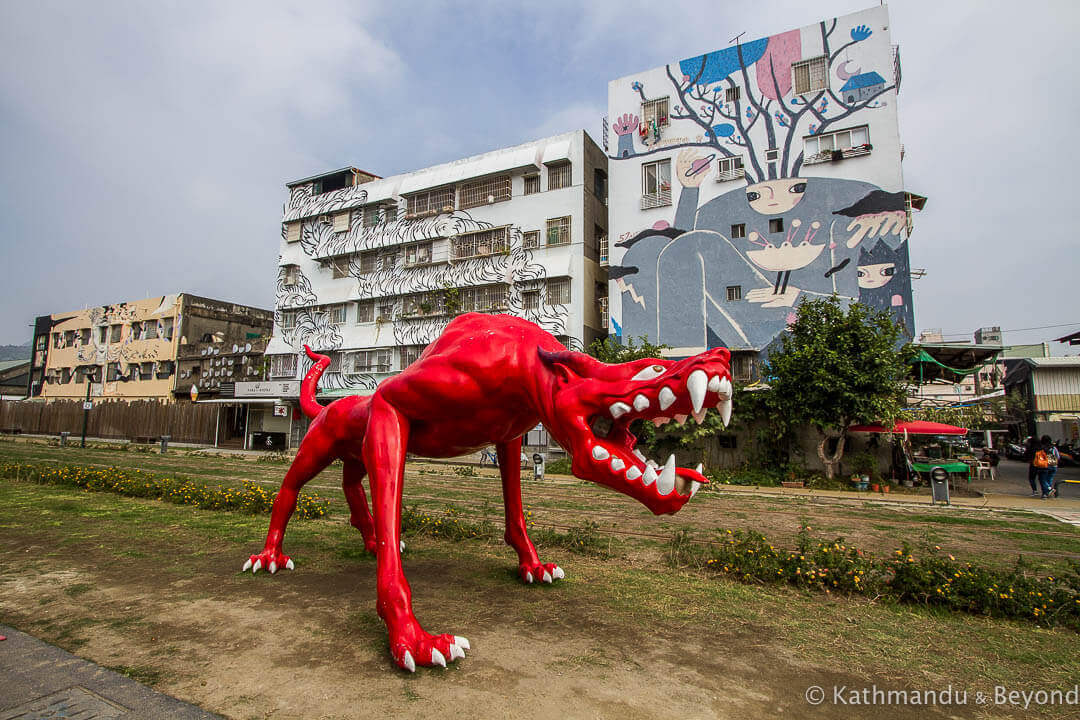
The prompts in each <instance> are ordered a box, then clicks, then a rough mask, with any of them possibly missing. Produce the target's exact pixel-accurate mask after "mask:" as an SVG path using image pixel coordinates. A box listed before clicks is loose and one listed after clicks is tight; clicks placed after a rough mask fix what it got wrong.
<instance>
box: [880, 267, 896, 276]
mask: <svg viewBox="0 0 1080 720" xmlns="http://www.w3.org/2000/svg"><path fill="white" fill-rule="evenodd" d="M895 274H896V266H895V265H890V266H888V267H883V268H881V277H892V276H893V275H895Z"/></svg>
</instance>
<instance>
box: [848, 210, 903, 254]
mask: <svg viewBox="0 0 1080 720" xmlns="http://www.w3.org/2000/svg"><path fill="white" fill-rule="evenodd" d="M905 227H907V213H906V212H904V211H903V210H888V211H886V212H879V213H871V214H868V215H860V216H858V217H857V218H855V219H854V220H852V221H851V222H850V223H848V226H847V229H848V231H854V232H852V233H851V237H849V238H848V241H847V246H848V247H849V248H853V247H855V246H856V245H858V244H859V243H860V242H862V241H863V239H864V238H873V237H875V236H878V235H880V236H881V237H885V236H886V235H888V234H889V232H890V231H891V232H892V234H893V235H899V234H900V231H901V230H903V229H904V228H905Z"/></svg>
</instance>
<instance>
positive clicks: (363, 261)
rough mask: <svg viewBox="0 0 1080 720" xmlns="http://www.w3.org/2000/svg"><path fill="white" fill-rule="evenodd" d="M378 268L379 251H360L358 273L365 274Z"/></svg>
mask: <svg viewBox="0 0 1080 720" xmlns="http://www.w3.org/2000/svg"><path fill="white" fill-rule="evenodd" d="M378 269H379V253H377V252H375V251H370V252H365V253H360V273H361V274H362V275H366V274H367V273H373V272H375V271H376V270H378Z"/></svg>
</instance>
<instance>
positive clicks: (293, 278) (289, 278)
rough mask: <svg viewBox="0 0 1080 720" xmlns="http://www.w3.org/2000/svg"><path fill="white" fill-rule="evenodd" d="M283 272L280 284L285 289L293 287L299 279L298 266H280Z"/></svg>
mask: <svg viewBox="0 0 1080 720" xmlns="http://www.w3.org/2000/svg"><path fill="white" fill-rule="evenodd" d="M281 267H282V270H283V271H284V277H283V278H282V279H281V284H282V285H284V286H285V287H292V286H293V285H295V284H296V283H297V281H298V279H299V277H300V266H299V265H282V266H281Z"/></svg>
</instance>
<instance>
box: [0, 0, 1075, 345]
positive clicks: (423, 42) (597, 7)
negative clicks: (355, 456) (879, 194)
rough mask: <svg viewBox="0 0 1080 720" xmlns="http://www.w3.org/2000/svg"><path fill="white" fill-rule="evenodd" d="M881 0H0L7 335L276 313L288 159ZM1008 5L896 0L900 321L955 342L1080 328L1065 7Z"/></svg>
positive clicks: (483, 127) (1041, 0) (419, 161)
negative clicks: (228, 305) (125, 320)
mask: <svg viewBox="0 0 1080 720" xmlns="http://www.w3.org/2000/svg"><path fill="white" fill-rule="evenodd" d="M872 4H873V3H872V2H867V0H819V1H818V2H814V3H808V2H805V1H792V0H775V1H773V0H759V1H758V2H754V3H747V4H746V5H745V6H735V5H734V4H733V3H717V2H715V0H712V1H710V2H680V1H677V0H676V1H674V2H664V3H657V2H639V1H638V0H619V1H618V2H607V1H597V2H589V3H584V4H579V3H564V2H559V1H557V0H549V2H545V3H529V4H522V5H518V4H517V3H513V2H506V1H505V0H503V1H502V2H460V3H437V2H423V1H420V0H414V1H411V2H398V3H386V2H370V3H369V2H359V1H357V2H346V1H344V0H326V1H321V0H305V1H304V2H275V1H274V0H263V1H262V2H240V1H236V2H205V1H200V0H185V1H184V2H173V1H166V0H158V1H156V2H152V3H146V2H121V1H119V0H105V1H103V2H96V3H81V2H52V1H50V0H35V2H29V3H28V2H17V1H16V0H0V17H2V18H3V22H0V60H2V61H0V158H2V161H0V266H2V267H3V268H4V269H5V273H4V275H5V282H3V283H2V284H0V310H2V311H0V344H3V343H12V344H20V343H23V342H26V341H28V340H29V339H30V335H31V327H30V324H31V323H32V321H33V318H34V317H35V316H37V315H43V314H49V313H54V312H65V311H69V310H75V309H80V308H83V307H87V306H93V305H98V304H105V303H111V302H117V301H121V300H131V299H138V298H144V297H152V296H157V295H164V294H168V293H172V292H191V293H195V294H198V295H204V296H209V297H213V298H218V299H222V300H230V301H234V302H240V303H245V304H249V305H256V306H260V307H266V308H271V307H272V306H273V302H274V282H275V279H276V277H277V275H276V265H277V255H278V247H279V242H280V238H281V225H280V222H281V212H282V204H283V203H284V201H285V199H286V190H285V183H286V182H288V181H290V180H295V179H299V178H302V177H307V176H310V175H313V174H316V173H320V172H324V171H327V170H332V169H337V168H340V167H344V166H347V165H351V166H355V167H360V168H363V169H365V170H369V171H371V172H373V173H375V174H377V175H381V176H388V175H393V174H396V173H401V172H407V171H410V170H415V169H419V168H423V167H427V166H429V165H434V164H437V163H441V162H446V161H449V160H454V159H457V158H461V157H466V156H469V155H473V154H477V153H481V152H485V151H488V150H493V149H496V148H500V147H505V146H509V145H515V144H518V143H521V142H525V141H528V140H531V139H535V138H539V137H543V136H546V135H553V134H557V133H561V132H566V131H570V130H574V129H579V128H585V129H586V130H587V131H588V132H589V133H590V134H591V135H592V136H593V137H594V138H595V139H596V140H597V141H598V142H599V141H600V140H601V137H602V136H601V127H602V122H601V118H602V117H603V115H604V114H605V111H606V103H607V83H608V82H609V81H610V80H612V79H614V78H618V77H622V76H624V75H628V74H630V73H634V72H637V71H640V70H645V69H648V68H652V67H657V66H660V65H663V64H665V63H669V62H674V61H676V60H679V59H682V58H685V57H691V56H694V55H698V54H701V53H703V52H707V51H710V50H715V49H720V48H723V47H726V46H727V45H728V42H729V40H731V38H733V37H734V36H736V35H738V34H739V33H743V32H745V33H746V35H745V36H744V39H750V38H756V37H764V36H767V35H770V34H775V33H777V32H780V31H783V30H787V29H793V28H797V27H801V26H803V25H807V24H810V23H814V22H817V21H818V20H821V19H823V18H827V17H833V16H837V15H844V14H847V13H851V12H855V11H857V10H861V9H863V8H865V7H868V6H870V5H872ZM1018 7H1019V6H1017V5H1016V4H1015V3H1008V4H1006V3H1004V2H998V1H997V0H985V1H983V2H970V1H965V0H949V2H941V1H940V0H936V1H934V2H928V1H923V0H910V1H908V0H905V1H902V2H899V1H898V2H894V3H892V4H891V5H890V15H891V24H892V27H891V33H892V38H893V42H895V43H899V45H900V51H901V59H902V63H903V85H902V87H901V91H900V97H899V101H898V106H899V113H900V133H901V140H902V142H903V143H904V145H905V148H906V158H905V160H904V165H903V169H904V177H905V184H906V185H907V188H906V189H908V190H910V191H912V192H915V193H918V194H921V195H926V196H927V197H928V198H929V201H928V203H927V206H926V209H925V210H924V211H923V212H922V213H920V214H918V215H916V217H915V231H914V233H913V235H912V240H911V264H912V267H913V268H924V269H925V270H926V276H925V277H924V278H922V279H919V280H916V281H914V305H915V313H916V325H917V328H918V330H923V329H928V328H940V329H942V330H943V331H944V332H945V334H946V338H947V339H951V340H970V339H971V333H972V331H974V330H975V329H976V328H979V327H982V326H991V325H996V326H999V327H1001V328H1002V329H1003V330H1005V331H1006V332H1005V342H1006V343H1008V344H1013V343H1028V342H1040V341H1043V340H1050V339H1052V338H1054V337H1058V336H1060V335H1063V334H1065V333H1066V332H1069V331H1071V330H1075V329H1078V328H1080V309H1078V307H1077V305H1078V303H1077V298H1078V294H1077V291H1076V279H1077V278H1078V277H1080V243H1078V242H1077V237H1076V233H1075V231H1074V230H1073V228H1072V222H1073V211H1074V210H1075V209H1076V208H1077V200H1076V198H1075V197H1074V195H1073V191H1074V190H1075V189H1076V187H1077V183H1076V180H1075V179H1074V178H1073V177H1072V171H1073V169H1074V168H1076V167H1077V164H1078V163H1077V160H1078V154H1080V153H1078V152H1077V142H1076V140H1075V138H1073V137H1070V134H1071V133H1072V131H1073V129H1074V127H1076V118H1077V116H1078V114H1080V92H1078V90H1077V70H1076V51H1075V49H1074V47H1075V39H1076V38H1077V36H1078V34H1080V33H1078V31H1080V4H1076V3H1073V2H1064V1H1062V2H1048V1H1046V0H1031V1H1030V2H1026V3H1024V4H1023V5H1022V7H1023V12H1019V11H1018V9H1017V8H1018ZM1070 198H1072V199H1070ZM1048 326H1053V327H1048ZM1028 328H1036V329H1028ZM1051 345H1052V346H1053V350H1054V352H1055V354H1062V353H1063V352H1065V351H1066V350H1067V349H1066V348H1065V347H1063V346H1061V345H1058V344H1054V343H1051ZM1069 352H1070V353H1072V354H1075V348H1073V349H1071V350H1069Z"/></svg>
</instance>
